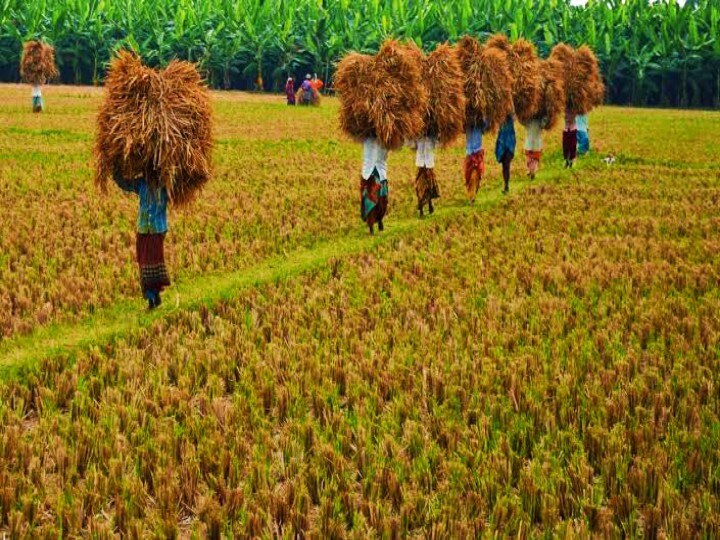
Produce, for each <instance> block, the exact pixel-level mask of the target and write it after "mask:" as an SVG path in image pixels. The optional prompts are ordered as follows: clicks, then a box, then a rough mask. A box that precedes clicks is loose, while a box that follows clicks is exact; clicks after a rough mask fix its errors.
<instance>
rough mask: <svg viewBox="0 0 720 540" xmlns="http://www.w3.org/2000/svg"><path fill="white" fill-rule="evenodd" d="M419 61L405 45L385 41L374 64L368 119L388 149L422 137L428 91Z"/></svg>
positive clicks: (393, 41)
mask: <svg viewBox="0 0 720 540" xmlns="http://www.w3.org/2000/svg"><path fill="white" fill-rule="evenodd" d="M418 59H419V56H418V55H417V54H416V53H415V52H413V51H412V50H410V49H409V48H408V47H407V46H405V45H402V44H400V43H398V42H397V41H395V40H387V41H386V42H385V43H383V45H382V47H380V50H379V51H378V53H377V55H376V56H375V60H374V62H373V66H372V70H371V73H370V75H371V81H372V93H371V98H370V119H371V120H372V123H373V125H374V126H375V133H376V136H377V138H378V139H379V140H380V142H381V144H382V145H383V146H384V147H385V148H387V149H389V150H392V149H397V148H400V147H402V145H403V143H404V142H405V140H412V139H417V138H418V137H420V136H422V134H423V128H424V125H425V122H424V118H425V110H426V108H427V91H426V89H425V86H424V85H423V84H422V64H421V63H420V61H419V60H418Z"/></svg>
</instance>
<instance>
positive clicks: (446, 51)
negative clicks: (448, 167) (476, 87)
mask: <svg viewBox="0 0 720 540" xmlns="http://www.w3.org/2000/svg"><path fill="white" fill-rule="evenodd" d="M463 81H464V79H463V72H462V69H461V68H460V62H459V60H458V58H457V55H456V54H455V51H454V50H453V49H452V47H450V46H449V45H447V44H442V45H438V47H437V48H436V49H435V50H434V51H433V52H431V53H430V54H429V55H428V56H427V58H425V61H424V62H423V82H424V84H425V87H426V89H427V93H428V107H427V112H426V114H425V133H426V134H427V135H429V136H431V137H436V138H437V139H438V141H439V142H440V144H442V145H448V144H451V143H452V142H453V141H454V140H455V139H456V138H457V137H458V136H459V135H460V134H462V132H463V128H464V124H465V93H464V89H463Z"/></svg>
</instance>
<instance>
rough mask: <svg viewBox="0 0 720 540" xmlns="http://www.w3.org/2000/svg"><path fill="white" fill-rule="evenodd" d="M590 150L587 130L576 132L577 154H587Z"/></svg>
mask: <svg viewBox="0 0 720 540" xmlns="http://www.w3.org/2000/svg"><path fill="white" fill-rule="evenodd" d="M589 151H590V135H589V134H588V132H587V131H580V130H578V132H577V153H578V154H579V155H581V156H582V155H583V154H587V153H588V152H589Z"/></svg>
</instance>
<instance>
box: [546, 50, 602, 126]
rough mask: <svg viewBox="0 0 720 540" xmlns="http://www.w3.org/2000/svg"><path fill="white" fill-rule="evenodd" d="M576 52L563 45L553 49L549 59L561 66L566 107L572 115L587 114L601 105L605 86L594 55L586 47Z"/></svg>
mask: <svg viewBox="0 0 720 540" xmlns="http://www.w3.org/2000/svg"><path fill="white" fill-rule="evenodd" d="M581 50H582V51H583V52H582V53H580V54H579V52H576V51H575V50H573V48H572V47H570V46H569V45H566V44H565V43H560V44H558V45H555V47H553V49H552V51H551V53H550V58H552V59H555V60H558V61H559V62H561V63H562V64H563V68H564V78H565V93H566V107H567V108H568V109H569V110H570V112H571V113H573V114H587V113H588V112H590V111H591V110H592V109H593V108H594V107H596V106H597V105H599V104H600V103H602V99H603V96H604V93H605V86H604V85H603V83H602V77H601V76H600V69H599V67H598V63H597V59H596V58H595V55H594V54H593V53H592V51H590V49H588V48H587V47H581Z"/></svg>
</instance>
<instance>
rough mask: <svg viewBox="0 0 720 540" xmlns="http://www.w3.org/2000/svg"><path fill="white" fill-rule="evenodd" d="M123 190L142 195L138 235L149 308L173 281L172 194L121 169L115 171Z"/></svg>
mask: <svg viewBox="0 0 720 540" xmlns="http://www.w3.org/2000/svg"><path fill="white" fill-rule="evenodd" d="M113 179H114V180H115V183H116V184H117V185H118V187H120V189H122V190H123V191H127V192H130V193H135V194H137V195H138V197H139V199H140V208H139V210H138V219H137V235H136V237H135V242H136V249H137V262H138V266H139V267H140V284H141V286H142V292H143V297H144V298H145V299H146V300H147V301H148V308H149V309H151V310H152V309H155V308H156V307H158V306H159V305H160V303H161V300H160V293H161V292H162V291H163V289H164V288H165V287H168V286H169V285H170V278H169V277H168V272H167V268H166V267H165V234H166V233H167V230H168V226H167V203H168V195H167V191H166V190H165V188H160V189H153V188H152V187H151V186H150V184H149V183H148V182H147V180H145V179H144V178H135V179H129V180H128V179H126V178H123V177H122V174H121V173H120V172H117V171H116V172H115V173H114V175H113Z"/></svg>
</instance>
